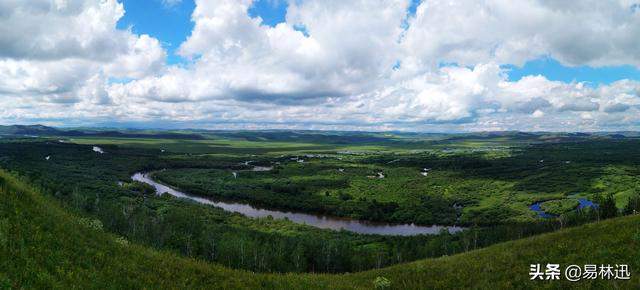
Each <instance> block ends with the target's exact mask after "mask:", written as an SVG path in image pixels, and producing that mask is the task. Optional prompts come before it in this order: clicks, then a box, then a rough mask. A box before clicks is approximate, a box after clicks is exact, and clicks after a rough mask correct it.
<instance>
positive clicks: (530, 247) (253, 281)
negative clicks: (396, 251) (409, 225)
mask: <svg viewBox="0 0 640 290" xmlns="http://www.w3.org/2000/svg"><path fill="white" fill-rule="evenodd" d="M532 263H540V264H546V263H559V264H561V265H563V266H566V265H569V264H577V265H583V264H601V263H604V264H628V265H629V267H630V268H631V280H629V281H603V280H590V281H583V282H580V283H570V282H566V281H560V282H559V281H544V282H539V281H530V280H529V275H528V272H529V265H530V264H532ZM638 268H640V217H639V216H631V217H624V218H618V219H614V220H608V221H604V222H600V223H595V224H589V225H586V226H582V227H577V228H572V229H567V230H562V231H559V232H555V233H550V234H544V235H540V236H536V237H533V238H528V239H523V240H519V241H513V242H507V243H502V244H498V245H495V246H491V247H488V248H485V249H482V250H477V251H472V252H468V253H464V254H459V255H455V256H451V257H443V258H438V259H428V260H423V261H418V262H414V263H409V264H403V265H397V266H393V267H389V268H384V269H380V270H374V271H367V272H360V273H354V274H343V275H323V274H302V275H299V274H280V275H279V274H254V273H250V272H245V271H238V270H230V269H227V268H224V267H222V266H218V265H214V264H209V263H205V262H202V261H197V260H193V259H187V258H182V257H179V256H176V255H174V254H171V253H166V252H158V251H154V250H151V249H149V248H145V247H142V246H139V245H135V244H129V243H127V242H126V241H124V240H123V239H121V238H119V237H117V236H114V235H111V234H109V233H105V232H103V231H102V230H101V229H100V227H99V225H96V224H94V223H92V222H88V221H87V220H83V219H81V218H79V217H77V216H74V215H72V214H69V213H68V212H66V211H65V210H63V209H62V208H61V207H60V206H59V205H58V204H57V202H55V201H53V200H51V199H49V198H47V197H44V196H43V195H41V194H40V193H39V192H38V191H37V190H34V189H32V188H30V187H29V186H27V185H25V184H23V183H22V182H20V181H18V180H16V179H15V178H13V177H12V176H10V175H8V174H7V173H5V172H2V171H0V287H4V288H6V287H8V288H81V289H87V288H100V289H104V288H119V289H122V288H148V289H158V288H223V289H224V288H226V289H236V288H245V289H259V288H266V289H371V288H373V280H374V279H375V278H376V277H378V276H383V277H386V278H388V279H389V280H390V281H391V288H393V289H433V288H448V289H463V288H481V289H485V288H492V289H501V288H570V287H575V288H581V289H582V288H598V289H600V288H609V289H611V288H613V289H637V288H638V286H640V279H639V276H638V274H637V272H636V271H637V269H638Z"/></svg>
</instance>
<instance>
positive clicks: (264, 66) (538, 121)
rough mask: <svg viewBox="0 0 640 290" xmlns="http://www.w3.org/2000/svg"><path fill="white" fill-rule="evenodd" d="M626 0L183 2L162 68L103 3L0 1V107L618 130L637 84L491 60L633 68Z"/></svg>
mask: <svg viewBox="0 0 640 290" xmlns="http://www.w3.org/2000/svg"><path fill="white" fill-rule="evenodd" d="M176 2H179V1H175V0H173V1H167V0H164V1H163V3H165V4H166V5H168V6H170V5H175V4H177V3H176ZM632 4H633V3H632V2H631V1H625V0H621V1H595V0H593V1H582V2H577V3H573V2H572V3H571V4H567V3H562V2H557V1H544V0H538V1H534V0H525V1H518V2H517V3H516V2H514V1H507V0H488V1H480V2H479V1H462V0H460V1H444V0H424V1H423V2H422V4H421V5H419V6H418V8H417V11H416V14H415V15H414V16H410V15H408V14H407V9H408V7H409V0H379V1H365V0H356V1H338V0H331V1H326V0H325V1H320V0H296V1H289V3H288V10H287V15H286V22H285V23H280V24H278V25H276V26H274V27H270V26H266V25H262V21H261V19H260V18H259V17H255V18H252V17H250V16H249V15H248V12H247V11H248V9H249V8H250V7H251V5H253V1H252V0H197V1H196V9H195V11H194V12H193V14H192V21H193V22H194V29H193V31H192V33H191V35H190V36H189V37H188V38H187V40H186V41H185V42H184V43H182V44H181V45H180V48H179V54H180V55H181V56H183V57H185V58H188V59H190V61H189V63H187V64H183V65H173V66H169V65H166V64H165V63H164V59H165V57H166V53H165V51H164V50H163V49H162V48H161V46H160V43H159V41H158V40H157V39H155V38H152V37H150V36H147V35H135V34H133V33H132V32H131V31H129V30H118V29H116V23H117V21H118V19H120V18H121V17H122V15H123V13H124V10H123V6H122V4H119V3H118V2H116V1H115V0H104V1H98V0H93V1H90V0H87V1H63V0H58V1H49V0H37V1H24V2H23V1H3V2H2V3H0V16H2V17H0V104H2V105H4V107H3V109H0V113H2V114H3V115H2V116H7V117H5V118H4V120H13V119H15V120H28V119H42V118H44V119H56V120H64V119H65V118H66V119H71V118H73V119H77V120H83V119H84V120H99V121H105V120H108V119H114V120H118V121H136V122H153V121H160V122H173V121H180V122H188V123H189V124H194V123H195V124H202V125H211V124H216V123H219V124H225V126H232V127H252V128H253V127H255V126H258V127H260V126H262V127H269V126H272V127H281V126H294V127H303V128H330V129H339V128H352V129H353V128H362V129H409V130H504V129H519V130H597V129H612V128H613V129H621V128H623V129H624V128H633V127H634V126H637V125H638V124H640V117H638V116H639V114H638V111H639V108H640V97H639V92H640V83H639V82H637V81H631V80H621V81H618V82H615V83H612V84H609V85H598V86H596V87H592V86H588V85H586V84H585V83H580V82H572V83H566V82H560V81H551V80H548V79H547V78H545V77H544V76H536V75H531V76H525V77H523V78H522V79H520V80H519V81H510V80H508V78H507V76H506V71H505V70H504V69H502V68H501V65H503V64H516V65H520V64H523V63H524V62H526V61H527V60H531V59H535V58H538V57H541V56H550V57H552V58H555V59H557V60H559V61H560V62H561V63H563V64H565V65H569V66H571V65H588V66H594V67H598V66H606V65H620V64H627V65H633V66H636V67H639V66H640V55H639V54H638V53H637V52H638V51H640V46H639V45H640V42H638V41H637V39H638V37H639V36H640V14H639V13H638V12H637V11H636V10H633V9H631V6H632ZM9 27H11V28H9ZM452 63H453V64H452ZM443 64H445V65H443ZM114 79H126V80H127V81H125V82H118V81H113V80H114ZM16 100H17V101H18V102H16ZM0 121H2V120H0Z"/></svg>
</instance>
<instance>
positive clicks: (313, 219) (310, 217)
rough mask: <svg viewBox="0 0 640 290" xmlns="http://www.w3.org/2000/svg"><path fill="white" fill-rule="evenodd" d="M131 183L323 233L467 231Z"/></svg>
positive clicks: (142, 175)
mask: <svg viewBox="0 0 640 290" xmlns="http://www.w3.org/2000/svg"><path fill="white" fill-rule="evenodd" d="M131 179H133V180H136V181H140V182H143V183H146V184H149V185H151V186H153V187H154V188H155V189H156V193H157V194H162V193H165V192H166V193H169V194H171V195H173V196H175V197H178V198H186V199H189V200H192V201H195V202H198V203H202V204H207V205H212V206H215V207H219V208H222V209H224V210H226V211H230V212H236V213H241V214H243V215H245V216H248V217H252V218H261V217H267V216H271V217H273V218H275V219H285V218H286V219H289V220H290V221H292V222H294V223H299V224H306V225H310V226H314V227H318V228H322V229H331V230H341V229H343V230H346V231H350V232H354V233H359V234H377V235H391V236H414V235H422V234H427V235H433V234H438V233H440V231H441V230H443V229H444V230H447V231H449V232H450V233H456V232H459V231H462V230H464V228H463V227H456V226H438V225H433V226H419V225H414V224H390V223H379V222H370V221H362V220H354V219H348V218H341V217H333V216H326V215H316V214H307V213H297V212H288V211H278V210H270V209H262V208H257V207H254V206H251V205H249V204H245V203H235V202H228V201H218V200H213V199H210V198H205V197H199V196H194V195H191V194H188V193H184V192H181V191H178V190H176V189H173V188H171V187H169V186H166V185H164V184H161V183H159V182H156V181H154V180H152V179H151V178H150V177H149V175H148V174H147V173H140V172H139V173H136V174H134V175H133V176H131Z"/></svg>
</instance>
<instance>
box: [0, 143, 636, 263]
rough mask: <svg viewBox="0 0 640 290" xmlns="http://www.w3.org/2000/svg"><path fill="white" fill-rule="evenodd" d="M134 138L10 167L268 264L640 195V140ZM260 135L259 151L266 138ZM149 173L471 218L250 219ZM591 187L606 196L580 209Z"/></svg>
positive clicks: (245, 196) (3, 147)
mask: <svg viewBox="0 0 640 290" xmlns="http://www.w3.org/2000/svg"><path fill="white" fill-rule="evenodd" d="M87 140H90V141H91V142H92V143H91V144H85V143H86V141H87ZM128 141H129V140H128V139H113V138H105V139H103V140H102V142H100V140H98V139H95V137H91V138H90V139H78V140H75V139H64V138H63V139H58V137H56V138H50V137H47V138H5V139H2V141H0V167H1V168H3V169H5V170H8V171H10V172H12V174H14V175H15V176H18V177H19V178H21V179H22V180H24V181H25V182H27V183H29V184H33V185H35V186H37V187H38V188H39V190H41V191H42V192H43V193H44V194H46V195H48V196H51V197H52V198H55V199H56V200H58V201H60V203H61V204H62V205H63V206H64V208H65V209H66V210H69V211H71V212H73V213H76V214H78V215H81V216H84V217H85V218H84V221H85V223H86V224H88V225H89V226H90V227H95V228H100V229H104V230H105V231H108V232H112V233H115V234H117V235H119V236H121V237H123V239H125V240H126V241H130V242H134V243H140V244H143V245H147V246H150V247H152V248H156V249H159V250H169V251H172V252H175V253H177V254H180V255H184V256H187V257H194V258H198V259H203V260H207V261H212V262H215V263H218V264H221V265H224V266H227V267H230V268H237V269H246V270H251V271H256V272H316V273H318V272H320V273H322V272H325V273H343V272H355V271H362V270H367V269H375V268H382V267H385V266H389V265H393V264H399V263H404V262H409V261H415V260H419V259H423V258H428V257H440V256H448V255H452V254H455V253H460V252H467V251H471V250H474V249H479V248H483V247H487V246H489V245H492V244H496V243H499V242H503V241H507V240H513V239H520V238H524V237H527V236H532V235H536V234H540V233H543V232H550V231H555V230H559V229H562V228H565V227H572V226H577V225H581V224H584V223H587V222H591V221H596V220H601V219H606V218H611V217H615V216H618V215H623V214H633V213H634V212H636V211H637V210H638V209H639V205H640V202H639V200H640V198H639V197H638V192H639V191H638V186H639V184H638V182H637V181H636V178H635V176H636V175H637V172H638V171H637V170H638V168H637V166H636V164H638V162H637V161H638V159H640V156H639V155H638V152H637V150H634V148H635V146H637V145H638V141H636V140H620V141H616V142H609V141H607V142H604V141H598V140H584V141H581V142H567V143H555V142H554V143H531V144H526V145H523V144H521V143H519V142H518V143H506V144H502V145H501V147H499V149H495V148H494V147H491V148H489V149H487V148H480V149H481V150H480V149H478V148H472V149H468V147H467V146H466V145H465V146H460V147H459V148H454V149H455V150H453V149H450V150H443V149H442V148H440V147H439V146H440V145H439V144H436V145H434V146H432V147H426V148H425V149H426V150H422V151H418V152H416V151H415V149H413V147H415V146H416V145H415V144H405V145H402V144H401V145H402V146H400V145H393V146H396V147H393V146H391V147H390V146H389V145H388V144H387V145H385V146H386V147H384V150H380V148H381V147H380V146H381V145H380V144H365V145H362V146H364V147H356V148H358V150H354V149H355V148H354V147H346V148H345V147H344V146H342V145H338V144H318V145H316V146H312V147H311V148H312V149H310V150H300V149H299V148H300V147H304V146H295V145H296V144H292V146H291V147H284V148H281V147H280V146H279V145H271V146H270V144H269V143H268V142H261V143H262V144H259V145H260V147H257V148H258V149H259V150H256V152H249V153H237V152H232V153H226V154H221V153H219V150H221V149H220V148H213V149H212V152H211V153H200V154H194V153H192V152H180V151H179V150H177V151H172V150H167V149H163V148H165V146H164V145H163V144H164V143H163V142H159V141H157V140H156V139H154V140H153V141H150V142H148V143H145V144H144V146H139V145H136V144H133V145H132V144H130V143H127V142H128ZM174 142H175V140H174ZM188 142H191V141H188ZM251 142H253V141H247V143H246V144H244V146H245V147H244V148H246V149H245V150H250V148H252V147H251V146H257V145H255V144H253V143H251ZM459 142H463V141H459ZM264 143H266V144H264ZM94 144H95V145H94ZM188 144H190V143H188ZM94 146H100V149H101V150H103V153H99V152H96V151H94V150H92V149H93V147H94ZM174 146H177V145H174ZM403 146H404V147H403ZM448 146H450V145H448ZM491 146H493V145H491ZM317 147H323V148H330V149H326V150H320V151H319V150H318V149H317ZM278 148H280V149H278ZM292 148H295V149H292ZM362 148H366V149H365V150H362ZM408 148H411V149H408ZM191 150H192V149H189V151H191ZM197 150H199V151H203V150H206V148H198V149H197ZM541 160H544V162H541ZM567 161H570V162H569V163H568V162H567ZM255 168H269V170H254V169H255ZM136 172H151V173H152V176H153V178H154V179H156V180H158V181H160V182H162V183H165V184H167V185H170V186H173V187H175V188H179V189H181V190H184V191H186V192H189V193H192V194H194V195H198V196H203V197H210V198H214V199H221V200H233V201H240V202H245V203H248V204H252V205H255V206H261V207H265V208H273V209H282V210H291V211H298V212H308V213H318V214H327V215H331V216H338V217H345V218H351V219H358V220H371V221H378V222H390V223H416V224H422V225H433V224H436V225H457V226H461V227H463V228H464V229H465V230H463V231H461V232H456V233H449V232H447V231H442V232H440V233H439V234H435V235H413V236H393V235H369V234H358V233H353V232H349V231H346V230H341V231H334V230H327V229H319V228H316V227H313V226H310V225H303V224H297V223H294V222H291V221H289V220H286V219H285V220H282V219H275V218H271V217H266V218H259V219H256V218H248V217H245V216H243V215H241V214H238V213H231V212H227V211H224V210H222V209H219V208H216V207H212V206H207V205H202V204H198V203H195V202H190V201H187V200H183V199H179V198H175V197H173V196H170V195H168V194H164V195H156V192H155V191H154V188H153V187H151V186H149V185H147V184H143V183H140V182H136V181H133V180H131V175H132V174H133V173H136ZM234 172H235V173H236V174H237V175H236V177H234V174H233V173H234ZM379 172H381V173H382V174H383V175H384V178H380V176H379V175H378V173H379ZM422 172H425V173H426V174H422ZM158 194H161V193H160V192H159V193H158ZM577 198H588V199H590V200H591V201H593V202H594V203H595V204H597V205H599V206H597V207H586V208H581V209H577V206H578V205H577V204H576V199H577ZM535 202H543V204H542V205H543V208H544V209H545V210H546V211H548V212H549V213H553V214H554V215H556V216H557V217H554V218H550V219H549V218H540V217H539V216H538V215H537V214H536V212H534V211H532V210H531V209H529V206H530V205H531V204H533V203H535Z"/></svg>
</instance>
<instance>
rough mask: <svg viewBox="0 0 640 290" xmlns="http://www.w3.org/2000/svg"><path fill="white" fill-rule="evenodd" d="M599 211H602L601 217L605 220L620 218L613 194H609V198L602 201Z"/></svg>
mask: <svg viewBox="0 0 640 290" xmlns="http://www.w3.org/2000/svg"><path fill="white" fill-rule="evenodd" d="M598 210H599V211H600V217H601V218H603V219H608V218H612V217H616V216H618V208H617V207H616V201H615V199H614V198H613V194H609V195H608V196H607V197H605V198H602V199H601V201H600V205H599V207H598Z"/></svg>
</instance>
